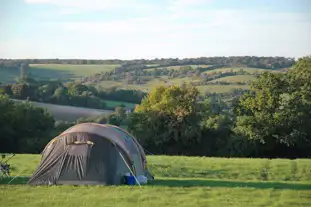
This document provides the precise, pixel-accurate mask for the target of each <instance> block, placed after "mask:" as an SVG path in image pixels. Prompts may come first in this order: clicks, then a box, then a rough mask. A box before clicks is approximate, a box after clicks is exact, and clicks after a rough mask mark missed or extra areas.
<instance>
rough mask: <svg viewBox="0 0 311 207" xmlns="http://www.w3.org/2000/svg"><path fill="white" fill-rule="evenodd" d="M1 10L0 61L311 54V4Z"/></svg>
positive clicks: (195, 1)
mask: <svg viewBox="0 0 311 207" xmlns="http://www.w3.org/2000/svg"><path fill="white" fill-rule="evenodd" d="M0 3H1V5H0V24H1V33H0V58H89V59H110V58H119V59H134V58H148V59H149V58H168V57H178V58H185V57H201V56H240V55H255V56H286V57H301V56H306V55H311V35H310V34H311V14H310V12H309V11H310V10H311V1H310V0H153V1H152V0H144V1H142V0H0Z"/></svg>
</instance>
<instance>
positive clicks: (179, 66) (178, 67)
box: [146, 65, 210, 71]
mask: <svg viewBox="0 0 311 207" xmlns="http://www.w3.org/2000/svg"><path fill="white" fill-rule="evenodd" d="M185 66H191V67H192V68H193V69H196V68H197V67H201V68H206V67H209V66H210V65H176V66H167V67H157V66H156V65H155V68H148V69H146V71H153V70H154V69H164V68H166V69H168V70H179V69H180V68H181V67H185Z"/></svg>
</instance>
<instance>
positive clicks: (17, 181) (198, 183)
mask: <svg viewBox="0 0 311 207" xmlns="http://www.w3.org/2000/svg"><path fill="white" fill-rule="evenodd" d="M12 179H13V177H11V178H8V177H6V178H2V179H0V185H7V184H9V182H10V181H11V180H12ZM28 180H29V177H16V178H14V179H13V180H12V181H11V182H10V185H25V184H27V182H28ZM148 185H149V186H166V187H223V188H257V189H289V190H310V191H311V184H300V183H280V182H260V181H258V182H254V181H252V182H247V181H244V182H243V181H222V180H186V179H183V180H179V179H159V180H154V181H152V183H150V184H148Z"/></svg>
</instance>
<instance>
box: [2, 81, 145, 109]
mask: <svg viewBox="0 0 311 207" xmlns="http://www.w3.org/2000/svg"><path fill="white" fill-rule="evenodd" d="M0 94H7V95H9V96H10V98H14V99H19V100H25V99H29V100H31V101H38V102H43V103H52V104H60V105H69V106H79V107H87V108H94V109H112V110H114V109H115V106H107V104H106V102H105V100H106V99H107V100H108V99H110V100H111V99H112V100H114V99H115V100H120V101H125V100H128V101H132V102H136V103H139V102H140V101H141V99H142V98H143V97H144V93H143V92H137V91H133V90H116V89H113V90H112V89H108V90H107V91H104V90H102V89H96V88H95V87H93V86H87V85H84V84H81V83H75V82H73V83H68V84H65V83H62V82H59V81H36V82H31V83H28V82H26V80H24V81H21V83H14V84H6V85H0Z"/></svg>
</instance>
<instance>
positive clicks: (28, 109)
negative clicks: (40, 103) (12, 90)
mask: <svg viewBox="0 0 311 207" xmlns="http://www.w3.org/2000/svg"><path fill="white" fill-rule="evenodd" d="M0 113H1V114H0V123H1V124H0V129H1V136H0V142H1V145H0V151H1V152H19V153H30V152H32V153H39V152H40V150H41V149H42V147H44V145H45V144H46V143H47V141H48V140H49V139H50V132H51V130H52V129H53V127H54V119H53V117H52V116H51V115H50V114H49V113H48V112H47V111H46V110H44V109H42V108H37V107H34V106H32V105H31V104H29V103H27V102H21V103H16V102H13V101H11V100H9V98H8V97H7V96H3V95H0Z"/></svg>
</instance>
